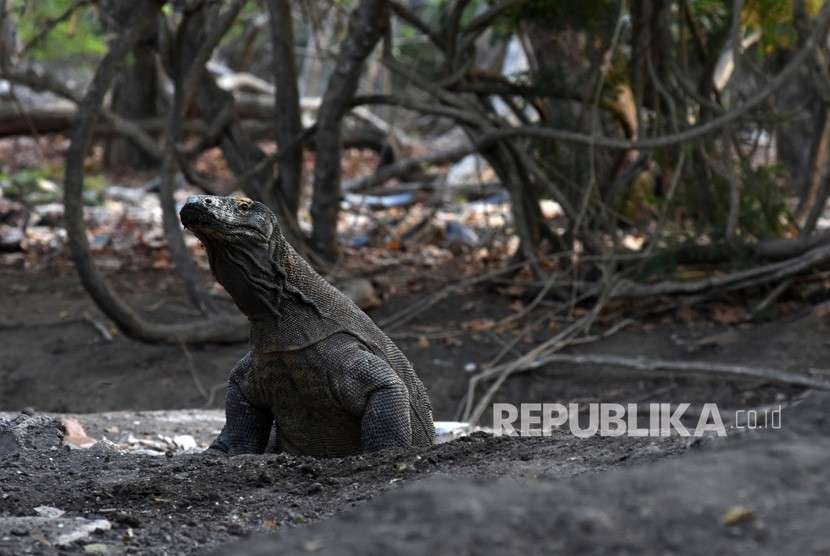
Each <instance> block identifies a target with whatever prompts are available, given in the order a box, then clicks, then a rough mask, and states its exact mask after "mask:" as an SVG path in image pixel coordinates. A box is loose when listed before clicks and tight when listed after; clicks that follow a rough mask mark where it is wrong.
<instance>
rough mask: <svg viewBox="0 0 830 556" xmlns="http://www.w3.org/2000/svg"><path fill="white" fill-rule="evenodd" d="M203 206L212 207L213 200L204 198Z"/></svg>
mask: <svg viewBox="0 0 830 556" xmlns="http://www.w3.org/2000/svg"><path fill="white" fill-rule="evenodd" d="M205 204H206V205H212V204H213V200H212V199H211V198H210V197H208V198H206V199H205Z"/></svg>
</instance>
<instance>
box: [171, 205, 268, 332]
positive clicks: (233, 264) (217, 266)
mask: <svg viewBox="0 0 830 556" xmlns="http://www.w3.org/2000/svg"><path fill="white" fill-rule="evenodd" d="M179 216H180V218H181V220H182V224H183V225H184V227H185V228H187V229H188V230H190V231H191V232H193V233H194V234H195V235H196V237H197V238H199V240H200V241H201V242H202V244H203V245H204V246H205V249H206V250H207V254H208V260H209V261H210V267H211V270H213V274H214V276H216V279H217V280H218V281H219V283H220V284H222V285H223V286H224V287H225V289H226V290H227V291H228V293H230V294H231V297H233V299H234V301H236V304H237V305H238V306H239V308H240V309H242V311H243V312H245V313H247V314H248V315H249V316H252V312H256V311H258V310H259V309H260V308H261V307H262V305H263V304H264V305H266V306H267V305H268V304H269V300H270V299H272V297H273V295H271V293H269V292H267V291H265V290H267V289H269V288H268V287H266V286H267V285H269V284H272V283H275V281H276V280H277V279H278V277H277V276H275V273H276V271H277V270H278V269H276V268H275V266H274V265H275V261H274V249H275V246H276V244H277V243H278V242H277V241H275V239H276V238H278V237H280V233H279V224H278V222H277V217H276V216H275V215H274V213H273V212H271V209H269V208H268V207H267V206H265V205H264V204H262V203H259V202H256V201H252V200H251V199H245V198H240V197H218V196H215V195H191V196H190V197H188V198H187V201H186V202H185V204H184V206H183V207H182V210H181V211H180V212H179Z"/></svg>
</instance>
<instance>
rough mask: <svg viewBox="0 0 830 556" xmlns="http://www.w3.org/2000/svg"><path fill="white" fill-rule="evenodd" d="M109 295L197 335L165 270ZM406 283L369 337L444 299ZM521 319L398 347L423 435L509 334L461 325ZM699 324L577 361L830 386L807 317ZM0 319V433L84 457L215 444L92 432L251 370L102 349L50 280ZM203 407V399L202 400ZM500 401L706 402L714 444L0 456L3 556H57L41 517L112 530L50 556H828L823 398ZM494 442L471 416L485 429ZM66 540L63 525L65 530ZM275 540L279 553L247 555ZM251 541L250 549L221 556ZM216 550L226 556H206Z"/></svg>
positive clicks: (622, 377)
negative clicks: (723, 368) (740, 370)
mask: <svg viewBox="0 0 830 556" xmlns="http://www.w3.org/2000/svg"><path fill="white" fill-rule="evenodd" d="M446 274H448V275H452V274H453V270H452V269H447V270H446ZM111 279H112V280H113V281H114V283H115V285H116V287H117V288H118V290H119V291H120V292H122V293H123V294H124V295H125V297H126V298H127V300H128V301H129V302H130V303H131V304H132V305H133V306H134V307H138V308H140V309H141V310H143V311H144V312H146V313H148V314H152V315H153V316H154V317H155V318H158V319H164V318H170V319H173V318H179V319H180V318H184V317H187V316H194V315H192V313H191V309H189V308H188V307H187V306H186V305H185V303H184V301H182V300H183V299H184V295H183V294H182V292H181V291H180V289H179V287H180V286H179V285H178V284H179V283H178V281H177V279H176V278H175V276H173V275H172V274H171V273H170V271H169V270H140V271H129V270H128V271H120V272H117V273H112V275H111ZM418 280H419V287H418V288H417V289H418V290H419V291H415V292H413V291H411V290H409V289H407V288H401V292H402V293H400V294H399V295H396V296H394V297H390V298H388V299H386V300H385V301H384V302H383V304H382V305H381V306H380V307H378V308H377V309H376V310H375V311H374V312H372V316H373V317H375V318H376V319H378V320H382V319H384V318H387V317H389V316H390V315H394V314H396V313H397V312H398V311H400V310H402V309H404V308H406V307H410V306H412V305H413V304H417V303H420V302H422V300H423V296H424V295H426V294H428V293H430V292H432V291H436V290H437V289H438V288H440V287H441V286H442V285H443V284H445V283H446V282H447V277H446V275H441V274H438V273H432V274H430V273H425V275H422V276H421V277H419V278H418ZM514 303H515V301H514V300H511V299H509V298H507V297H505V296H504V295H501V294H498V293H496V292H492V291H489V290H487V289H483V288H470V289H463V290H460V291H459V292H457V293H456V294H452V295H450V296H448V297H447V298H446V299H444V300H443V301H441V302H438V303H436V304H435V305H434V306H432V307H431V308H430V309H429V310H427V311H425V312H424V313H422V314H421V315H419V316H418V317H417V318H416V319H414V320H412V321H411V322H409V323H407V324H405V325H403V326H401V327H399V328H396V329H395V330H394V331H393V334H392V335H393V337H394V338H395V339H396V341H397V342H398V343H399V345H400V346H401V348H402V349H403V350H404V351H405V352H406V354H407V355H408V356H409V357H410V358H411V360H412V361H413V363H414V364H415V366H416V368H417V370H418V372H419V374H420V375H421V377H422V378H423V380H424V382H425V383H426V384H427V387H428V388H429V391H430V394H431V397H432V399H433V404H434V406H435V415H436V419H439V420H452V419H454V418H455V417H456V416H457V410H458V407H459V403H460V401H461V400H462V399H463V396H464V394H465V393H466V390H467V380H468V378H469V372H468V370H465V369H469V368H470V364H472V363H475V364H477V365H482V364H484V363H486V362H487V361H489V360H490V359H491V358H492V357H493V356H494V355H495V354H496V353H497V352H499V351H500V350H501V349H502V347H503V345H504V344H505V343H506V342H508V341H509V340H510V339H511V337H512V336H511V335H512V334H515V333H517V332H516V331H501V332H497V331H495V330H492V329H486V330H481V328H487V327H482V326H480V325H479V324H475V323H481V322H485V321H488V320H498V319H501V318H503V317H505V316H508V315H510V314H512V313H513V312H515V307H511V305H513V304H514ZM540 310H544V309H540ZM695 310H696V311H697V314H696V316H695V318H691V319H689V318H687V315H686V316H683V315H681V310H677V311H669V312H667V313H664V314H660V315H657V316H653V317H651V318H650V319H647V320H646V321H644V322H638V323H635V324H633V325H632V326H630V327H627V328H625V329H623V330H621V331H620V332H619V333H617V334H615V335H613V336H611V337H609V338H607V339H604V340H601V341H599V342H595V343H591V344H586V345H584V346H580V347H578V348H573V349H574V350H575V351H574V352H576V353H604V354H616V355H628V356H648V357H653V358H664V359H676V360H684V359H685V360H695V361H717V362H722V363H735V364H741V365H750V366H751V365H757V366H765V367H778V368H782V369H786V370H791V371H794V372H800V373H810V374H812V373H818V372H820V371H818V370H817V369H827V368H830V345H828V341H827V337H828V336H827V332H828V327H830V323H829V322H828V321H827V319H826V317H825V312H824V310H822V309H821V308H820V307H819V308H811V307H808V306H806V305H805V306H800V307H798V308H796V309H793V310H790V311H789V313H788V314H787V315H786V316H784V317H782V318H779V319H777V320H774V321H770V322H765V323H750V322H747V321H746V320H743V321H741V322H735V323H734V324H726V323H724V322H723V321H725V320H729V319H725V318H723V316H722V313H723V312H724V311H726V310H727V308H726V307H725V306H724V305H722V304H721V305H713V306H705V307H700V308H697V309H695ZM682 311H685V312H686V313H688V311H689V309H683V310H682ZM0 314H2V315H3V317H2V318H3V321H2V323H0V345H2V346H3V348H2V354H3V357H2V359H0V411H7V412H16V411H19V410H20V409H23V408H31V409H32V410H34V411H39V412H57V413H64V414H66V413H69V414H74V415H76V416H77V419H78V420H79V421H80V423H81V424H82V425H84V426H85V427H86V429H87V432H88V433H89V434H90V435H91V436H93V437H95V438H97V439H101V438H108V439H110V440H115V441H118V439H119V437H121V439H122V440H123V438H124V436H125V435H132V436H134V437H138V438H146V439H148V440H152V439H154V438H157V436H156V435H157V433H159V432H162V433H164V434H166V435H171V436H172V435H173V434H191V435H192V436H193V437H194V438H195V440H196V442H197V445H202V446H204V445H205V443H206V442H208V441H209V439H210V437H211V435H212V434H214V433H215V431H216V429H218V428H219V427H220V426H221V421H220V420H218V419H217V418H216V417H215V416H216V414H215V413H212V414H211V415H213V416H214V417H212V418H213V419H214V420H213V421H209V422H202V421H199V422H195V423H194V422H190V423H188V422H180V423H178V424H176V426H175V427H173V428H172V429H170V430H159V428H158V427H154V425H153V423H154V421H153V419H152V418H150V417H149V414H141V413H127V414H120V418H119V419H120V420H117V427H116V428H113V426H112V425H110V426H105V425H106V422H103V421H102V420H101V418H100V417H95V416H89V415H85V414H87V413H97V412H103V411H118V410H131V411H136V412H140V411H143V410H157V409H178V408H202V407H207V406H209V407H213V408H221V407H222V401H223V391H222V389H221V386H222V384H223V383H224V379H225V375H226V373H227V371H228V370H229V369H230V367H231V366H232V365H233V363H234V362H235V361H236V360H237V359H238V358H239V357H240V356H241V355H242V354H243V353H244V351H245V349H246V348H245V346H244V345H230V346H208V347H201V348H189V349H188V350H186V351H185V350H184V348H182V347H179V346H157V345H145V344H139V343H136V342H133V341H130V340H128V339H125V338H123V337H121V336H120V335H118V334H115V335H114V337H113V338H112V339H111V340H107V339H105V337H104V336H105V334H102V331H101V330H100V326H101V324H102V323H106V320H105V319H104V318H103V317H102V316H101V315H100V313H98V312H97V310H96V309H95V307H94V305H93V304H92V303H91V301H90V300H89V298H88V296H87V295H86V293H85V292H84V291H83V289H82V287H81V286H80V284H79V283H78V280H77V278H76V276H75V274H74V271H73V269H72V268H71V267H69V266H67V265H65V264H55V265H50V266H49V267H48V268H47V269H45V270H41V271H38V272H37V273H32V272H24V271H22V270H17V269H12V268H5V269H2V270H0ZM684 314H685V313H684ZM708 315H716V316H717V315H720V316H718V317H717V318H715V317H712V318H708ZM96 323H97V324H96ZM470 323H473V324H472V325H470ZM449 331H452V333H450V332H449ZM550 334H551V330H550V328H549V327H547V326H543V327H541V328H539V329H534V330H531V331H530V332H529V333H527V337H526V338H523V339H522V340H521V341H520V342H519V343H518V344H517V345H516V350H518V351H519V352H521V351H525V350H527V349H528V348H529V347H532V345H535V344H536V343H538V342H540V341H542V340H544V339H545V338H546V337H548V336H549V335H550ZM211 391H213V392H214V395H213V399H207V398H210V395H209V393H210V392H211ZM202 392H205V393H208V396H205V395H204V394H203V393H202ZM494 401H510V402H514V403H520V402H541V401H544V402H551V401H553V402H581V403H585V402H590V401H612V402H618V403H627V402H639V403H647V402H671V403H678V402H690V403H692V404H693V405H697V404H701V403H704V402H716V403H718V404H719V408H720V410H721V412H722V415H723V417H724V421H725V424H726V426H727V428H729V436H728V437H727V438H726V439H722V440H715V439H706V440H704V441H702V442H701V441H690V440H689V439H684V438H678V437H670V438H639V439H638V438H627V437H623V438H601V437H593V438H589V439H578V438H576V437H574V436H573V435H571V434H567V433H564V432H561V433H560V432H557V433H555V434H554V436H552V437H548V438H505V437H501V438H493V437H489V436H487V435H485V434H483V433H476V434H474V435H473V436H472V437H469V438H462V439H459V440H455V441H452V442H449V443H446V444H441V445H438V446H435V447H433V448H430V449H428V450H423V451H418V452H394V453H383V454H373V455H366V456H359V457H354V458H346V459H341V460H315V459H313V458H302V457H293V456H288V455H284V454H279V455H268V456H257V457H248V456H245V457H237V458H230V459H228V458H218V457H210V456H204V455H200V454H193V453H176V454H175V455H171V456H170V457H163V456H150V455H143V454H141V453H135V452H132V453H130V452H123V451H120V450H117V449H115V447H114V446H112V445H110V444H108V443H106V442H99V443H98V444H96V445H95V446H93V447H92V448H89V449H84V450H74V449H73V450H71V451H70V450H68V449H66V448H56V449H45V450H44V449H29V450H23V451H19V452H16V453H11V454H7V455H5V456H3V455H0V459H2V460H3V465H2V466H0V554H18V553H24V552H33V553H53V552H54V551H56V550H57V549H56V547H55V546H54V545H53V543H54V538H53V537H52V536H50V533H49V531H48V530H46V529H45V528H46V525H43V526H42V527H40V528H38V527H32V526H31V524H29V525H25V523H29V522H21V523H22V524H21V523H18V521H15V520H17V519H18V518H20V517H26V516H34V515H35V510H34V508H36V507H39V506H49V507H55V508H59V509H61V510H63V511H65V512H66V514H65V516H64V517H62V518H60V519H69V520H71V519H74V518H77V517H80V518H84V519H87V520H90V522H92V521H94V520H101V519H103V520H107V523H108V526H109V529H108V530H105V531H99V532H97V533H94V534H92V535H90V536H86V537H84V538H82V539H80V540H78V541H75V542H70V543H68V544H67V545H66V546H64V547H63V548H62V549H61V550H63V551H68V552H95V551H98V552H99V553H113V554H115V553H121V552H136V553H142V554H168V553H204V552H205V551H206V550H209V549H211V548H212V547H216V548H217V549H218V550H219V552H218V553H223V554H224V553H230V551H232V550H236V551H237V553H239V554H257V553H261V554H266V553H273V552H275V551H282V552H284V553H306V552H317V551H321V553H333V554H338V553H353V554H366V553H376V554H387V553H390V551H391V552H399V553H412V554H416V553H422V552H423V551H426V550H429V551H431V552H435V553H438V554H444V553H447V554H449V553H457V552H459V551H461V552H463V551H464V549H462V547H465V546H466V547H473V548H475V549H476V550H477V551H479V552H481V553H504V552H510V551H525V552H528V553H530V552H545V551H548V552H551V553H555V552H557V551H559V552H562V551H564V552H574V551H577V552H578V551H586V550H589V549H590V548H595V549H597V550H598V551H599V552H603V551H604V552H606V553H615V554H616V553H642V552H643V551H646V552H659V551H670V552H678V553H690V554H691V553H699V552H700V551H701V550H702V549H701V547H711V548H712V549H713V550H718V551H726V552H731V553H744V552H750V551H756V552H761V553H769V554H775V553H782V550H784V551H788V550H785V547H789V546H799V547H801V548H803V549H804V550H808V551H809V552H810V553H827V550H828V549H830V547H828V546H826V545H822V544H821V543H822V542H825V541H823V540H822V539H824V538H826V537H824V536H822V535H823V530H822V529H821V527H823V526H822V525H821V524H822V523H824V524H826V523H827V518H828V517H830V509H829V508H830V505H828V502H827V500H828V497H827V494H828V493H827V491H826V489H827V487H826V485H827V484H830V483H828V482H827V478H828V477H827V473H828V469H830V466H828V465H827V464H828V463H830V462H828V461H827V459H828V457H830V456H827V454H830V451H829V450H827V448H830V445H828V442H830V440H828V437H827V433H826V426H825V425H826V419H827V418H826V417H825V416H824V414H825V413H824V408H826V405H827V400H826V398H825V397H818V396H817V395H811V394H809V393H807V394H806V397H805V393H804V392H803V391H802V390H801V389H797V388H788V387H782V386H780V385H772V384H768V383H764V382H763V381H747V380H740V381H738V380H734V381H733V380H727V379H722V380H712V379H702V378H701V377H693V376H678V375H676V374H673V375H670V376H669V375H666V374H665V373H663V374H657V373H651V374H643V373H638V374H632V373H631V372H630V371H621V370H619V369H613V368H603V367H596V366H573V365H556V366H551V367H546V368H544V369H541V370H537V371H534V372H532V373H523V374H520V375H517V376H515V377H513V378H511V379H510V380H508V381H507V383H506V384H505V386H504V388H503V389H502V390H501V391H500V392H499V394H498V395H497V396H496V397H495V398H494ZM778 404H782V405H783V406H784V413H783V419H782V421H783V423H782V424H783V428H782V430H780V431H766V432H762V431H755V432H752V433H748V432H745V431H738V430H736V429H735V428H734V424H735V416H734V413H733V411H734V410H737V409H748V408H753V407H770V406H773V407H777V406H778ZM799 408H802V409H799ZM805 408H806V409H805ZM489 423H490V417H489V416H488V415H485V417H484V419H483V420H482V424H483V425H489ZM0 436H1V435H0ZM0 444H2V442H0ZM730 512H731V513H730ZM730 516H731V517H730ZM37 519H41V518H37ZM648 520H653V523H651V522H649V521H648ZM731 520H735V521H736V522H735V523H734V524H733V523H732V521H731ZM50 523H52V522H50ZM85 523H87V522H85ZM646 523H650V524H649V525H648V526H647V527H645V528H643V527H642V525H643V524H646ZM15 524H17V525H15ZM309 524H311V526H310V527H307V525H309ZM75 526H76V525H75V522H72V521H67V522H66V527H67V528H69V529H71V528H72V527H75ZM638 527H639V528H638ZM274 532H276V533H278V535H277V536H276V537H270V536H266V537H262V538H260V537H259V535H260V534H266V533H274ZM248 536H254V538H253V539H251V540H249V541H245V542H243V543H242V544H236V543H239V542H240V538H242V537H248ZM795 541H798V542H797V543H796V544H787V543H792V542H795ZM224 543H233V545H232V546H233V547H235V548H231V547H223V548H221V549H219V548H218V547H219V546H221V545H223V544H224ZM701 543H703V544H701ZM798 543H800V544H798ZM822 551H824V552H822ZM282 552H281V553H282Z"/></svg>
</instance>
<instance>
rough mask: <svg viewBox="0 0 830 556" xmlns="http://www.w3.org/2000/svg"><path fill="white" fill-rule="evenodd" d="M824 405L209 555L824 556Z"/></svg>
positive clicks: (827, 495)
mask: <svg viewBox="0 0 830 556" xmlns="http://www.w3.org/2000/svg"><path fill="white" fill-rule="evenodd" d="M828 400H830V398H828V397H826V396H824V397H822V398H820V399H815V400H812V401H811V402H810V403H809V404H808V406H807V407H805V408H804V411H803V415H804V416H805V417H806V419H805V420H802V421H800V422H799V423H798V425H799V426H798V429H799V430H800V431H801V433H793V434H775V435H773V434H764V435H752V438H747V439H740V440H738V441H732V440H730V441H728V442H726V443H723V442H718V443H715V444H709V445H707V446H712V448H711V449H709V448H707V449H704V450H699V451H697V452H698V453H690V454H688V455H685V456H683V457H679V458H671V459H666V460H662V461H657V462H651V463H645V464H643V465H638V466H627V467H624V468H617V469H613V470H609V471H607V472H605V473H601V474H590V475H588V476H586V475H583V476H580V477H577V478H575V479H572V480H569V481H565V480H557V481H542V482H538V481H532V482H529V483H527V482H525V483H517V481H515V480H500V481H498V482H495V483H486V482H482V481H480V480H479V481H476V480H469V479H466V480H459V479H458V478H457V477H440V478H439V477H433V478H429V479H426V480H424V481H420V482H417V483H415V484H411V485H408V486H407V487H406V488H404V489H402V490H400V491H398V492H395V493H387V494H384V495H382V496H380V497H379V498H377V499H376V500H374V501H372V502H371V503H369V504H366V505H365V506H362V507H360V508H359V509H356V510H353V511H350V512H346V513H343V514H340V515H338V516H336V517H334V518H332V519H330V520H328V521H325V522H322V523H319V524H315V525H312V526H310V527H306V528H302V529H296V530H293V531H290V532H287V533H285V534H284V535H281V536H280V537H275V536H271V537H263V538H257V539H251V540H249V541H246V542H245V543H242V544H239V545H236V546H233V547H223V548H222V549H221V550H220V551H218V552H217V554H219V553H221V554H230V555H235V556H243V555H244V556H258V555H265V554H295V553H298V554H299V553H308V552H309V551H314V552H315V553H316V554H338V555H340V554H355V555H357V554H361V555H363V554H378V555H381V554H413V555H414V554H586V553H591V554H705V553H713V554H776V555H777V554H826V553H828V551H830V539H828V537H827V524H828V523H830V436H828V435H827V433H826V431H822V429H820V428H818V427H816V426H815V425H816V424H817V422H816V421H817V419H820V418H821V416H820V414H818V413H816V412H815V411H814V409H817V408H818V407H819V406H820V405H821V404H823V405H824V407H825V408H826V407H827V402H828ZM794 415H795V414H794ZM824 419H826V417H824ZM808 429H809V431H810V434H806V435H805V434H803V433H804V432H805V431H806V430H808Z"/></svg>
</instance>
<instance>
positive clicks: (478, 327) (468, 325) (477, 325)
mask: <svg viewBox="0 0 830 556" xmlns="http://www.w3.org/2000/svg"><path fill="white" fill-rule="evenodd" d="M495 325H496V321H494V320H493V319H473V320H468V321H467V322H465V323H463V324H462V325H461V328H463V329H464V330H470V331H472V332H484V331H485V330H490V329H492V328H493V327H494V326H495Z"/></svg>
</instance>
